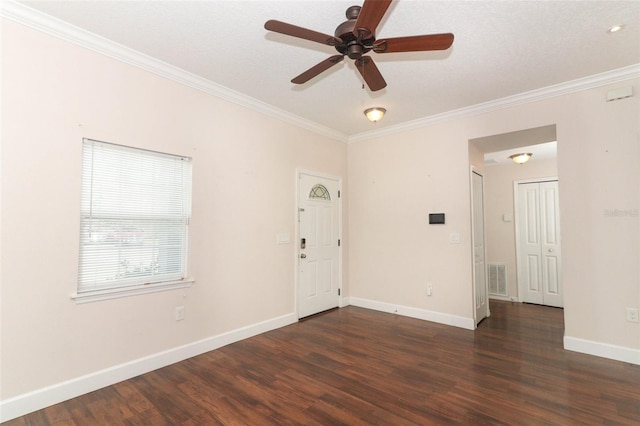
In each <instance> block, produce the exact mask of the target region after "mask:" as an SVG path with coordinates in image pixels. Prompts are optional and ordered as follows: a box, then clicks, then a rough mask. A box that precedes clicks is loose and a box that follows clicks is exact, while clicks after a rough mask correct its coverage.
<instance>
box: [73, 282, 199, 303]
mask: <svg viewBox="0 0 640 426" xmlns="http://www.w3.org/2000/svg"><path fill="white" fill-rule="evenodd" d="M193 283H195V280H180V281H166V282H160V283H153V284H147V285H145V284H142V285H139V286H136V287H121V288H111V289H108V290H96V291H88V292H85V293H73V294H72V295H71V298H72V299H74V300H75V301H76V303H78V304H80V303H90V302H98V301H100V300H109V299H117V298H120V297H128V296H137V295H139V294H147V293H155V292H158V291H167V290H176V289H179V288H186V287H191V286H193Z"/></svg>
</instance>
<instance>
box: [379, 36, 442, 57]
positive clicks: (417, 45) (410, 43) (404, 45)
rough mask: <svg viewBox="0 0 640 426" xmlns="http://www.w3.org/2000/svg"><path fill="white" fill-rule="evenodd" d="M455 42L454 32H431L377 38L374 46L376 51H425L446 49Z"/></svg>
mask: <svg viewBox="0 0 640 426" xmlns="http://www.w3.org/2000/svg"><path fill="white" fill-rule="evenodd" d="M452 44H453V34H451V33H445V34H429V35H419V36H409V37H397V38H387V39H383V40H377V41H376V42H375V45H374V47H373V51H374V52H376V53H394V52H423V51H427V50H446V49H448V48H449V47H451V45H452Z"/></svg>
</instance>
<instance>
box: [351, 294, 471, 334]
mask: <svg viewBox="0 0 640 426" xmlns="http://www.w3.org/2000/svg"><path fill="white" fill-rule="evenodd" d="M349 302H350V304H351V306H357V307H360V308H367V309H373V310H376V311H382V312H388V313H391V314H397V315H403V316H405V317H411V318H417V319H421V320H425V321H432V322H437V323H439V324H446V325H452V326H454V327H460V328H466V329H467V330H475V328H476V327H475V322H474V320H473V318H466V317H460V316H457V315H450V314H443V313H442V312H435V311H428V310H426V309H420V308H413V307H411V306H403V305H394V304H392V303H386V302H379V301H377V300H370V299H361V298H359V297H350V298H349Z"/></svg>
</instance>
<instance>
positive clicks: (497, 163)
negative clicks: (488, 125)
mask: <svg viewBox="0 0 640 426" xmlns="http://www.w3.org/2000/svg"><path fill="white" fill-rule="evenodd" d="M557 143H558V142H557V136H556V126H555V124H553V125H548V126H543V127H537V128H532V129H526V130H520V131H515V132H509V133H503V134H499V135H492V136H486V137H481V138H476V139H471V140H469V158H470V162H471V165H472V167H474V168H475V169H477V170H480V171H481V172H482V174H483V176H484V201H485V203H484V206H485V209H484V212H483V213H484V223H485V238H486V240H485V241H486V259H485V264H486V268H485V269H486V270H485V274H486V275H485V279H486V281H487V294H488V297H489V299H496V300H507V301H512V302H525V301H529V300H527V298H526V297H524V295H523V293H524V290H523V289H522V284H523V282H522V281H523V279H524V277H525V275H522V272H523V271H526V268H525V267H524V266H523V264H519V263H518V258H519V255H518V253H519V252H520V251H522V248H520V250H517V249H516V248H517V246H516V244H517V242H518V241H517V240H518V238H517V235H518V233H517V232H518V230H519V228H521V227H517V226H516V223H517V221H518V203H517V201H518V200H517V197H518V195H517V194H518V192H517V191H516V190H515V189H514V188H516V187H514V185H516V182H522V183H524V182H534V181H539V182H545V181H551V180H554V179H555V181H556V188H557V176H558V171H557ZM521 152H528V153H532V154H533V155H532V156H531V158H530V160H529V161H528V162H527V163H525V164H516V163H514V161H513V160H512V159H511V158H510V156H512V155H513V154H516V153H521ZM545 191H546V189H545ZM538 196H539V195H538ZM545 196H549V194H547V193H545ZM555 196H556V197H557V198H556V199H555V206H556V207H558V205H559V203H560V202H561V201H560V194H559V193H558V192H557V190H556V191H555ZM529 197H530V198H531V197H534V195H532V194H529ZM530 201H531V200H530ZM547 201H549V200H548V199H547V198H546V199H545V200H543V202H545V203H546V202H547ZM538 203H540V199H539V198H538ZM547 204H549V205H551V204H552V203H547ZM530 206H533V204H532V203H530ZM555 218H556V219H557V216H555ZM532 220H533V219H532ZM535 220H542V219H540V218H539V217H538V218H537V219H535ZM555 224H556V225H559V221H556V223H555ZM537 225H538V226H537V227H536V228H527V231H530V232H534V231H536V232H541V229H540V227H539V225H540V224H539V223H537ZM545 226H546V224H545ZM516 228H518V229H516ZM556 236H557V239H558V243H559V240H560V234H559V228H558V229H557V235H556ZM549 249H551V250H552V252H548V250H549ZM540 250H541V248H540ZM545 250H547V252H545V253H554V254H557V255H560V247H559V245H558V246H557V247H546V248H545ZM520 257H523V256H520ZM524 259H525V262H526V261H530V262H532V263H531V267H530V268H529V271H528V273H529V275H528V276H529V277H530V278H536V276H535V274H536V273H538V271H540V272H539V275H538V276H537V278H542V276H543V274H547V273H548V272H549V271H552V272H553V273H554V274H555V276H556V277H557V280H556V281H554V282H553V283H552V287H553V291H552V292H556V293H557V292H560V293H561V291H562V279H561V269H560V268H561V263H559V262H558V263H556V264H555V265H554V264H553V262H552V261H551V260H552V259H545V258H544V257H543V256H542V253H541V252H540V257H539V258H538V260H540V262H543V263H544V262H547V261H548V262H547V263H546V264H543V263H539V264H537V265H534V263H533V258H531V259H529V258H527V257H526V256H524ZM534 266H535V268H534ZM543 267H544V268H546V269H545V270H544V271H542V268H543ZM549 268H551V269H549ZM553 268H557V274H556V271H555V270H553ZM535 303H538V302H535ZM543 304H544V301H543ZM550 305H551V306H558V303H550Z"/></svg>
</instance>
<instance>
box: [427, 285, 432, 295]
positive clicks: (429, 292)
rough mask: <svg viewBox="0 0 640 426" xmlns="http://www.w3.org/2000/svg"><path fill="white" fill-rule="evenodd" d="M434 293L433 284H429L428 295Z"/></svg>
mask: <svg viewBox="0 0 640 426" xmlns="http://www.w3.org/2000/svg"><path fill="white" fill-rule="evenodd" d="M432 295H433V286H432V285H431V284H427V296H432Z"/></svg>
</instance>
